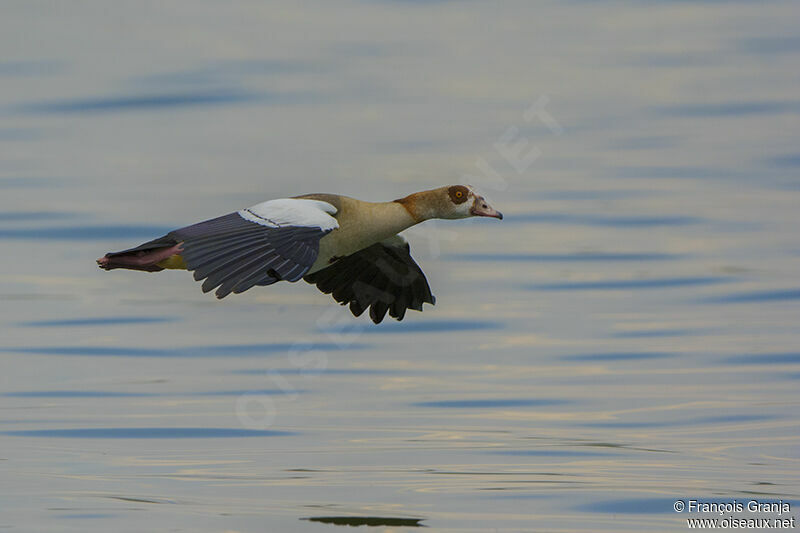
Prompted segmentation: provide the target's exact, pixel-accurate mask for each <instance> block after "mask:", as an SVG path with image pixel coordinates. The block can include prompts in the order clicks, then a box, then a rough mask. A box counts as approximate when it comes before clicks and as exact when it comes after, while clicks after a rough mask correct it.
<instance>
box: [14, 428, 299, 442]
mask: <svg viewBox="0 0 800 533" xmlns="http://www.w3.org/2000/svg"><path fill="white" fill-rule="evenodd" d="M0 435H8V436H10V437H48V438H60V439H219V438H226V439H227V438H244V437H280V436H287V435H292V433H290V432H287V431H272V430H257V429H241V428H212V427H208V428H206V427H175V428H163V427H134V428H122V427H111V428H70V429H28V430H20V431H0Z"/></svg>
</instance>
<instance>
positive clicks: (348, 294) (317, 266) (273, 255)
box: [97, 185, 503, 324]
mask: <svg viewBox="0 0 800 533" xmlns="http://www.w3.org/2000/svg"><path fill="white" fill-rule="evenodd" d="M473 216H477V217H493V218H497V219H501V220H502V218H503V214H502V213H500V212H499V211H497V210H495V209H494V208H493V207H491V206H490V205H489V203H488V202H487V201H486V200H485V199H484V198H483V196H480V195H479V194H478V193H477V192H476V191H475V190H474V189H473V188H472V187H469V186H466V185H452V186H447V187H440V188H438V189H432V190H429V191H422V192H417V193H414V194H411V195H409V196H406V197H404V198H400V199H398V200H394V201H391V202H377V203H376V202H365V201H362V200H356V199H355V198H349V197H347V196H341V195H337V194H305V195H302V196H295V197H293V198H281V199H277V200H268V201H266V202H262V203H260V204H257V205H254V206H253V207H250V208H248V209H241V210H239V211H236V212H235V213H230V214H228V215H224V216H221V217H218V218H214V219H211V220H206V221H205V222H200V223H198V224H193V225H191V226H186V227H185V228H180V229H177V230H174V231H171V232H169V233H167V234H166V235H164V236H163V237H161V238H158V239H155V240H152V241H149V242H146V243H144V244H141V245H139V246H137V247H135V248H130V249H128V250H123V251H121V252H111V253H107V254H106V255H105V256H104V257H101V258H100V259H98V260H97V264H98V265H99V266H100V268H103V269H105V270H112V269H115V268H125V269H130V270H142V271H145V272H159V271H161V270H164V269H182V270H190V271H192V272H193V273H194V279H195V280H197V281H201V280H202V281H203V292H209V291H212V290H214V289H216V293H215V294H216V296H217V298H224V297H225V296H227V295H228V294H230V293H234V294H238V293H241V292H244V291H246V290H248V289H250V288H252V287H254V286H256V285H272V284H273V283H276V282H278V281H282V280H285V281H298V280H300V279H301V278H302V279H305V280H306V281H307V282H308V283H312V284H314V285H316V286H317V288H319V290H321V291H322V292H323V293H325V294H331V295H332V296H333V298H334V299H335V300H336V301H337V302H339V303H340V304H342V305H349V306H350V311H351V312H352V313H353V315H355V316H360V315H361V314H362V313H364V311H366V310H367V308H369V316H370V318H371V319H372V321H373V322H374V323H376V324H378V323H380V322H381V321H382V320H383V318H384V317H385V316H386V313H387V311H388V313H389V315H390V316H392V317H393V318H396V319H397V320H402V319H403V317H404V316H405V313H406V310H407V309H414V310H416V311H422V304H423V303H428V304H431V305H433V304H435V301H436V299H435V298H434V296H433V294H431V289H430V286H429V285H428V280H427V279H425V274H424V273H423V272H422V269H420V267H419V265H417V263H416V262H415V261H414V259H413V258H412V257H411V249H410V247H409V245H408V242H406V240H405V239H404V238H403V237H402V236H401V235H398V233H400V232H401V231H403V230H405V229H407V228H410V227H411V226H414V225H416V224H419V223H420V222H423V221H425V220H429V219H432V218H443V219H458V218H468V217H473Z"/></svg>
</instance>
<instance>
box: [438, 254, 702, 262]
mask: <svg viewBox="0 0 800 533" xmlns="http://www.w3.org/2000/svg"><path fill="white" fill-rule="evenodd" d="M687 257H688V256H686V255H679V254H665V253H614V252H578V253H572V254H510V253H504V254H449V255H446V256H445V257H444V258H445V259H447V260H450V261H515V262H516V261H532V262H539V263H562V262H563V263H571V262H576V263H593V262H616V261H620V262H627V261H674V260H677V259H686V258H687Z"/></svg>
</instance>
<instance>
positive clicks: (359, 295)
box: [304, 235, 436, 324]
mask: <svg viewBox="0 0 800 533" xmlns="http://www.w3.org/2000/svg"><path fill="white" fill-rule="evenodd" d="M304 279H305V280H306V281H307V282H309V283H312V284H315V285H316V286H317V288H318V289H319V290H321V291H322V292H324V293H325V294H330V295H331V296H333V298H334V299H335V300H336V301H337V302H339V303H340V304H342V305H347V304H349V305H350V311H351V312H352V313H353V314H354V315H355V316H360V315H361V314H362V313H363V312H364V311H365V310H366V309H367V308H368V307H369V309H370V311H369V316H370V318H371V319H372V321H373V322H374V323H376V324H378V323H380V322H381V321H382V320H383V318H384V317H385V316H386V312H387V311H388V312H389V315H390V316H392V317H394V318H396V319H397V320H402V319H403V317H404V316H405V313H406V309H414V310H416V311H422V304H423V303H429V304H435V303H436V298H435V297H434V296H433V294H431V288H430V286H429V285H428V280H427V279H425V274H424V273H423V272H422V269H421V268H420V267H419V265H418V264H417V263H416V262H415V261H414V259H413V258H412V257H411V248H410V246H409V245H408V242H406V240H405V239H404V238H403V237H401V236H400V235H395V236H394V237H391V238H389V239H386V240H383V241H381V242H378V243H376V244H373V245H372V246H368V247H367V248H364V249H363V250H360V251H358V252H356V253H354V254H351V255H348V256H346V257H342V258H340V259H339V260H337V261H336V262H335V263H333V264H332V265H331V266H329V267H326V268H324V269H322V270H319V271H317V272H314V273H312V274H308V275H306V276H305V278H304Z"/></svg>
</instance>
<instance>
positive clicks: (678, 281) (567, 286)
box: [526, 277, 733, 291]
mask: <svg viewBox="0 0 800 533" xmlns="http://www.w3.org/2000/svg"><path fill="white" fill-rule="evenodd" d="M730 281H733V278H723V277H693V278H689V277H687V278H651V279H620V280H603V281H574V282H562V283H540V284H535V285H527V286H526V287H527V288H528V289H529V290H538V291H605V290H631V289H670V288H677V287H697V286H704V285H715V284H717V283H726V282H730Z"/></svg>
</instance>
